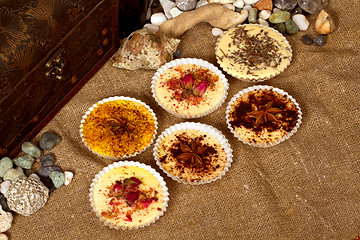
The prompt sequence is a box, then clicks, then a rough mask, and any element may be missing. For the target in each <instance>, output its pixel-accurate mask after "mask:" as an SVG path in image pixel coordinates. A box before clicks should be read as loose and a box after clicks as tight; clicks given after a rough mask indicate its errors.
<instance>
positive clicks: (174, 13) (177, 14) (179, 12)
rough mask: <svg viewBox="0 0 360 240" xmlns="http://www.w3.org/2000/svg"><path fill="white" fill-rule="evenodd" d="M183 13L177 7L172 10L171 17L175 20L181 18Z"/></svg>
mask: <svg viewBox="0 0 360 240" xmlns="http://www.w3.org/2000/svg"><path fill="white" fill-rule="evenodd" d="M182 13H183V11H181V10H180V9H178V8H177V7H174V8H172V9H171V10H170V14H171V17H173V18H175V17H177V16H179V15H180V14H182Z"/></svg>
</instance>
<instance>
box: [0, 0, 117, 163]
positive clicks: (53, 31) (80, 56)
mask: <svg viewBox="0 0 360 240" xmlns="http://www.w3.org/2000/svg"><path fill="white" fill-rule="evenodd" d="M118 10H119V6H118V1H117V0H15V1H14V0H4V1H0V157H1V156H5V155H6V156H10V157H13V156H14V155H16V154H17V153H18V152H19V151H20V146H21V144H22V142H24V141H28V140H31V139H32V138H33V137H34V136H35V135H36V134H37V133H38V132H39V131H40V130H41V128H42V127H44V125H45V124H46V123H47V122H48V121H50V119H51V118H52V117H53V116H54V115H55V114H56V113H57V112H58V111H59V110H60V109H61V107H62V106H63V105H64V104H65V103H66V102H68V101H69V100H70V98H71V97H72V96H73V95H74V94H75V93H76V92H77V91H78V90H79V89H80V88H81V87H82V86H83V85H84V84H85V83H86V81H87V80H88V79H89V78H90V77H91V76H92V75H93V74H94V73H95V72H96V71H97V70H98V69H99V68H100V67H101V66H102V65H103V64H104V63H105V62H106V61H107V60H108V59H109V58H110V57H111V56H112V55H113V53H114V52H115V51H116V50H117V49H118V47H119V46H118V45H119V36H118Z"/></svg>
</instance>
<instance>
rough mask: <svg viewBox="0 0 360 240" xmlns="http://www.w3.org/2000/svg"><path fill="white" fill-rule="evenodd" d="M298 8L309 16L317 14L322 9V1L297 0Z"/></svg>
mask: <svg viewBox="0 0 360 240" xmlns="http://www.w3.org/2000/svg"><path fill="white" fill-rule="evenodd" d="M297 1H298V4H299V6H300V7H301V8H302V9H303V10H304V11H305V12H308V13H310V14H318V13H319V12H320V11H321V10H322V9H323V5H322V0H297Z"/></svg>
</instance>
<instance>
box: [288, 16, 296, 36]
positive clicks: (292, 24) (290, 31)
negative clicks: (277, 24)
mask: <svg viewBox="0 0 360 240" xmlns="http://www.w3.org/2000/svg"><path fill="white" fill-rule="evenodd" d="M285 28H286V33H287V34H289V35H294V34H296V33H297V32H298V31H299V28H298V27H297V26H296V24H295V22H294V21H293V20H291V19H290V20H288V21H286V23H285Z"/></svg>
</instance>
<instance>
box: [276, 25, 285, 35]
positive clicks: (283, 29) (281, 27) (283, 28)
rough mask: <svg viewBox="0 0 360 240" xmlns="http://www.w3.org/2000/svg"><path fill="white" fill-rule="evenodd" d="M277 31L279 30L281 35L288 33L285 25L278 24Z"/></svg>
mask: <svg viewBox="0 0 360 240" xmlns="http://www.w3.org/2000/svg"><path fill="white" fill-rule="evenodd" d="M274 28H275V29H276V30H278V31H279V32H280V33H282V34H284V33H285V32H286V28H285V24H284V23H278V24H276V25H275V26H274Z"/></svg>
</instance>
